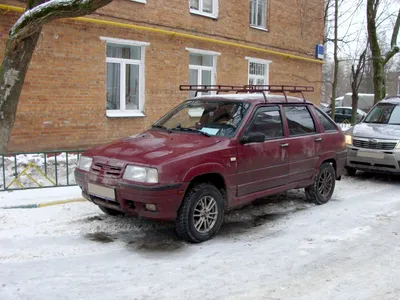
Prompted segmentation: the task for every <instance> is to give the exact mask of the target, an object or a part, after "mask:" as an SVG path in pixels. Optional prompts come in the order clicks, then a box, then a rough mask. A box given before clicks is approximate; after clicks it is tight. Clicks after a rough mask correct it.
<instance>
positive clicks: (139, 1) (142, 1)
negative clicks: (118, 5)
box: [131, 0, 147, 4]
mask: <svg viewBox="0 0 400 300" xmlns="http://www.w3.org/2000/svg"><path fill="white" fill-rule="evenodd" d="M131 1H132V2H138V3H143V4H146V3H147V1H146V0H131Z"/></svg>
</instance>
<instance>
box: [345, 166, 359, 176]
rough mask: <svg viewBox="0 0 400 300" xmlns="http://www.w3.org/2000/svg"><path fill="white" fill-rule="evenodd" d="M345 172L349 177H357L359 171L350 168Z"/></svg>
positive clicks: (346, 168)
mask: <svg viewBox="0 0 400 300" xmlns="http://www.w3.org/2000/svg"><path fill="white" fill-rule="evenodd" d="M344 170H345V173H346V175H347V176H355V175H356V173H357V169H354V168H350V167H345V168H344Z"/></svg>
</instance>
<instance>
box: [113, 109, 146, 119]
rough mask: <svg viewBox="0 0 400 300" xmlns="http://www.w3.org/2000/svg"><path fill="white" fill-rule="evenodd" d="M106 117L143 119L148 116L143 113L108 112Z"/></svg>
mask: <svg viewBox="0 0 400 300" xmlns="http://www.w3.org/2000/svg"><path fill="white" fill-rule="evenodd" d="M106 116H107V117H109V118H142V117H145V116H146V115H145V114H144V113H142V112H141V111H118V110H116V111H115V110H107V111H106Z"/></svg>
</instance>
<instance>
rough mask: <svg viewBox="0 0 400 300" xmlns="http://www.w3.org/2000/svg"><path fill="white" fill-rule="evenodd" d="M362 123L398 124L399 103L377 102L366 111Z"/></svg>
mask: <svg viewBox="0 0 400 300" xmlns="http://www.w3.org/2000/svg"><path fill="white" fill-rule="evenodd" d="M364 123H375V124H392V125H400V105H396V104H391V103H379V104H378V105H376V106H375V107H374V108H372V110H371V111H370V112H369V113H368V115H367V116H366V118H365V120H364Z"/></svg>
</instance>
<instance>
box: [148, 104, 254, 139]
mask: <svg viewBox="0 0 400 300" xmlns="http://www.w3.org/2000/svg"><path fill="white" fill-rule="evenodd" d="M249 106H250V105H249V103H245V102H237V101H235V102H233V101H206V100H200V99H198V100H189V101H186V102H184V103H182V104H181V105H179V106H178V107H176V108H175V109H173V110H172V111H171V112H169V113H168V114H167V115H165V116H164V117H163V118H161V119H160V120H159V121H157V122H156V123H155V124H154V125H153V126H152V127H153V128H159V129H164V130H168V131H175V130H176V131H191V132H198V133H199V134H205V135H212V136H225V137H231V136H233V135H235V133H236V130H237V128H238V127H239V126H240V124H241V122H242V120H243V117H244V116H245V115H246V113H247V110H248V108H249Z"/></svg>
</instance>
